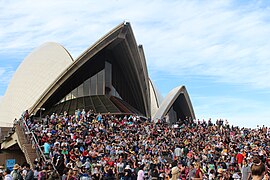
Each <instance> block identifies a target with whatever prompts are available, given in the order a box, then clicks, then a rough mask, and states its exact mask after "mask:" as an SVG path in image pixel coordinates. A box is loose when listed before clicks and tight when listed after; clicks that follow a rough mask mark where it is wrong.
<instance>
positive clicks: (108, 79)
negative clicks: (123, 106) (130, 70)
mask: <svg viewBox="0 0 270 180" xmlns="http://www.w3.org/2000/svg"><path fill="white" fill-rule="evenodd" d="M94 95H112V96H116V97H118V98H120V99H122V98H121V97H120V95H119V94H118V92H117V91H116V90H115V88H114V87H113V86H112V65H111V64H110V63H108V62H105V68H104V69H103V70H101V71H99V72H98V73H97V74H95V75H94V76H92V77H91V78H89V79H87V80H86V81H84V82H83V83H82V84H81V85H79V86H78V87H77V88H75V89H73V90H72V91H71V92H70V93H68V94H67V95H66V96H65V97H64V98H63V99H62V100H61V101H60V102H59V103H62V102H65V101H67V100H71V99H76V98H80V97H86V96H94Z"/></svg>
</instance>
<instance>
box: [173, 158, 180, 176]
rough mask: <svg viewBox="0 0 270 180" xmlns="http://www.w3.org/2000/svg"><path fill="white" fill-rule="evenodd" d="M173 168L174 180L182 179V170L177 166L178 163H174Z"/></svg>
mask: <svg viewBox="0 0 270 180" xmlns="http://www.w3.org/2000/svg"><path fill="white" fill-rule="evenodd" d="M172 166H173V168H172V180H178V179H179V177H180V169H179V168H178V166H177V161H174V162H173V164H172Z"/></svg>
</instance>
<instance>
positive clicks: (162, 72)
mask: <svg viewBox="0 0 270 180" xmlns="http://www.w3.org/2000/svg"><path fill="white" fill-rule="evenodd" d="M267 2H268V1H267ZM267 2H266V1H255V0H250V1H248V0H245V1H238V0H235V1H230V0H226V1H222V0H219V1H213V0H211V1H200V0H197V1H193V0H181V1H173V0H164V1H162V0H155V1H150V0H149V1H147V0H144V1H138V0H137V1H131V0H111V1H105V0H100V1H83V0H77V1H73V0H70V1H67V0H65V1H64V0H57V1H55V0H47V1H39V2H37V1H34V0H24V1H11V0H2V1H0V12H1V13H0V47H1V48H0V100H1V97H2V96H3V95H4V93H5V90H6V88H7V86H8V83H9V81H10V80H11V77H12V75H13V73H14V72H15V71H16V68H17V67H18V66H19V64H20V63H21V62H22V60H23V59H24V58H25V57H26V56H27V55H28V54H29V53H30V52H31V51H33V49H35V48H36V47H38V46H40V45H41V44H43V43H45V42H49V41H53V42H58V43H60V44H61V45H63V46H64V47H65V48H66V49H67V50H68V51H69V52H70V53H71V55H72V56H73V58H76V57H77V56H78V55H80V54H81V53H82V52H83V51H84V50H85V49H86V48H88V47H90V46H91V45H92V44H93V43H94V42H95V41H96V40H98V39H99V38H101V37H102V36H103V35H105V34H106V33H107V32H109V31H110V30H111V29H112V28H114V27H115V26H117V25H118V24H120V23H121V22H123V21H124V20H127V21H129V22H131V25H132V28H133V31H134V34H135V37H136V40H137V43H138V44H142V45H143V46H144V51H145V55H146V59H147V65H148V70H149V74H150V77H151V79H152V80H153V81H154V83H155V85H156V86H157V87H158V89H159V90H160V92H161V93H162V95H163V96H165V95H166V94H167V93H168V92H169V91H170V90H171V89H172V88H174V87H176V86H179V85H186V87H187V90H188V92H189V95H190V98H191V101H192V103H193V107H194V110H195V113H196V117H197V118H198V119H208V118H212V119H214V120H216V119H217V118H222V119H227V120H228V121H229V122H230V123H231V124H233V125H238V126H241V127H242V126H245V127H256V125H260V126H262V125H263V124H265V125H267V126H270V108H269V101H270V83H269V81H270V71H269V67H270V41H269V39H270V3H267Z"/></svg>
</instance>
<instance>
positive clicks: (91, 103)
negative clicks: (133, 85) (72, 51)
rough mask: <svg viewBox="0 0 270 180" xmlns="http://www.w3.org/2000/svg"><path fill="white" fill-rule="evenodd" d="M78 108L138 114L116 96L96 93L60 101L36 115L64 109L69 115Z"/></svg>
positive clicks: (94, 111)
mask: <svg viewBox="0 0 270 180" xmlns="http://www.w3.org/2000/svg"><path fill="white" fill-rule="evenodd" d="M78 109H80V110H82V109H84V110H85V111H86V112H87V111H90V110H91V112H93V113H101V114H107V113H111V114H140V112H139V111H138V110H136V109H135V108H133V107H132V106H131V105H129V104H128V103H127V102H125V101H123V100H121V99H119V98H117V97H114V96H111V97H108V96H106V95H96V96H85V97H80V98H76V99H72V100H68V101H65V102H62V103H60V104H57V105H54V106H53V107H52V108H50V109H48V110H46V111H45V112H44V113H43V114H38V115H37V116H39V115H42V116H46V115H51V114H52V113H57V114H58V115H60V114H64V112H65V111H66V112H67V113H68V114H70V115H71V114H74V113H75V111H76V110H78Z"/></svg>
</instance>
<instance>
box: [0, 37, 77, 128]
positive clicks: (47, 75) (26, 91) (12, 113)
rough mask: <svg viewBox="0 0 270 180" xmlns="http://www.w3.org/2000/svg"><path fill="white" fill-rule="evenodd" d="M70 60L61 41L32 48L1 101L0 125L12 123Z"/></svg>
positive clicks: (70, 62)
mask: <svg viewBox="0 0 270 180" xmlns="http://www.w3.org/2000/svg"><path fill="white" fill-rule="evenodd" d="M72 62H73V58H72V57H71V55H70V54H69V52H68V51H67V50H66V49H65V48H64V47H63V46H61V45H60V44H58V43H54V42H47V43H44V44H42V45H41V46H39V47H38V48H36V49H34V50H33V51H32V52H31V53H29V55H28V56H26V58H25V59H24V60H23V62H22V63H21V64H20V65H19V67H18V68H17V70H16V72H15V74H14V75H13V77H12V79H11V81H10V83H9V85H8V88H7V90H6V93H5V95H4V97H3V99H2V100H1V103H0V125H3V126H12V125H13V120H14V119H15V118H19V116H20V115H21V114H22V112H23V111H25V110H26V109H28V108H29V107H31V106H32V105H33V104H34V103H35V102H36V101H37V100H38V99H39V98H40V96H41V95H42V94H43V93H44V92H45V91H46V89H47V88H48V87H50V85H51V84H52V83H53V82H54V81H55V79H57V77H58V76H59V74H61V72H63V71H64V70H65V69H66V68H68V67H69V66H70V65H71V64H72Z"/></svg>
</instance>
